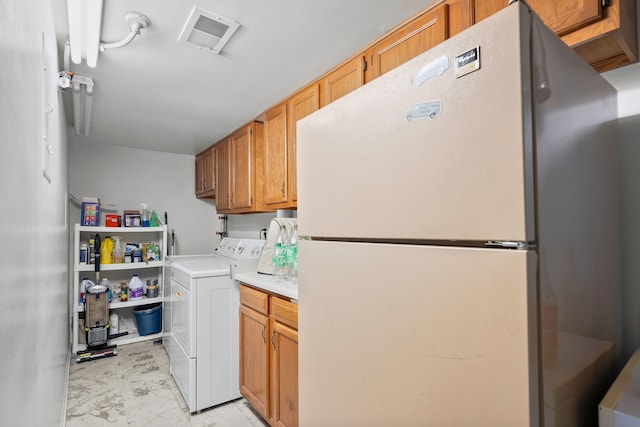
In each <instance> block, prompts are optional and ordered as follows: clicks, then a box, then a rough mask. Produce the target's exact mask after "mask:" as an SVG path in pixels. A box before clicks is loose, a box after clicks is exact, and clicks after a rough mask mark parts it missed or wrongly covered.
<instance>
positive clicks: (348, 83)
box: [321, 55, 364, 107]
mask: <svg viewBox="0 0 640 427" xmlns="http://www.w3.org/2000/svg"><path fill="white" fill-rule="evenodd" d="M363 84H364V58H363V57H362V56H361V55H358V56H357V57H355V58H353V59H351V60H350V61H348V62H346V63H344V64H343V65H341V66H340V67H338V68H336V69H335V70H333V71H331V72H330V73H329V74H328V75H327V76H325V77H324V78H323V79H322V82H321V86H322V106H323V107H324V106H325V105H327V104H330V103H332V102H333V101H335V100H336V99H338V98H341V97H343V96H344V95H346V94H348V93H349V92H352V91H354V90H356V89H357V88H359V87H360V86H362V85H363Z"/></svg>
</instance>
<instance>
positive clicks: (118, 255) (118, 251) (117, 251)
mask: <svg viewBox="0 0 640 427" xmlns="http://www.w3.org/2000/svg"><path fill="white" fill-rule="evenodd" d="M113 240H115V243H114V246H113V259H112V261H113V263H114V264H120V263H122V262H124V251H123V250H122V246H120V236H113Z"/></svg>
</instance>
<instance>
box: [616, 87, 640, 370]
mask: <svg viewBox="0 0 640 427" xmlns="http://www.w3.org/2000/svg"><path fill="white" fill-rule="evenodd" d="M636 103H637V104H640V95H639V96H638V97H637V99H636ZM618 137H619V154H620V175H619V176H620V231H621V245H622V247H621V249H622V250H621V252H622V260H621V262H622V315H623V331H622V332H623V343H624V348H623V353H624V355H625V357H626V358H629V357H630V356H631V354H632V353H633V352H634V351H635V350H636V349H637V348H640V245H638V242H640V192H639V189H640V115H637V116H632V117H626V118H622V119H620V121H619V131H618Z"/></svg>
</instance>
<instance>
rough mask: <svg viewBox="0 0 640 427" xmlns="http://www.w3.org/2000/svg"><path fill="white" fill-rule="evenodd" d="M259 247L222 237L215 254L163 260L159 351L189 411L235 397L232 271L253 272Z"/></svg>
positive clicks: (234, 285) (236, 297) (235, 288)
mask: <svg viewBox="0 0 640 427" xmlns="http://www.w3.org/2000/svg"><path fill="white" fill-rule="evenodd" d="M263 245H264V241H263V240H253V239H231V238H225V239H223V241H222V242H221V243H220V246H219V247H218V249H217V254H216V255H179V256H171V257H167V261H168V263H167V271H168V274H167V276H168V277H167V278H169V277H170V283H171V284H170V289H171V290H170V294H169V295H168V297H169V298H168V302H166V303H165V306H167V310H166V312H167V313H166V314H165V319H166V321H167V325H166V326H168V329H167V331H168V334H167V335H166V337H165V347H166V348H167V352H168V353H169V359H170V369H171V375H172V376H173V378H174V379H175V381H176V384H177V385H178V388H179V389H180V392H181V393H182V396H183V397H184V400H185V402H186V403H187V406H188V407H189V410H190V411H191V412H198V411H201V410H203V409H206V408H209V407H211V406H215V405H219V404H221V403H224V402H228V401H230V400H233V399H237V398H239V397H240V388H239V385H238V378H239V372H238V369H239V355H238V348H239V344H238V336H239V331H238V310H239V304H240V302H239V285H238V283H237V282H236V281H235V280H233V278H232V273H233V272H235V271H252V270H253V271H255V269H256V268H257V263H258V259H259V257H260V252H261V250H262V246H263ZM165 283H169V282H168V281H165Z"/></svg>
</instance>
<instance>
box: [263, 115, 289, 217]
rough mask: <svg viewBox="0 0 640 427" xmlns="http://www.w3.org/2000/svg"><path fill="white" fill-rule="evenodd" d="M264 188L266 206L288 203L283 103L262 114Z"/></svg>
mask: <svg viewBox="0 0 640 427" xmlns="http://www.w3.org/2000/svg"><path fill="white" fill-rule="evenodd" d="M264 147H265V157H264V159H265V165H264V172H265V184H264V185H265V186H264V189H265V191H264V198H265V200H264V201H265V203H266V204H267V205H273V204H278V203H285V202H287V201H288V197H287V196H288V194H287V193H288V182H287V164H288V157H289V155H288V153H287V104H286V103H283V104H280V105H278V106H277V107H275V108H273V109H271V110H269V111H267V112H266V113H265V114H264Z"/></svg>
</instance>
